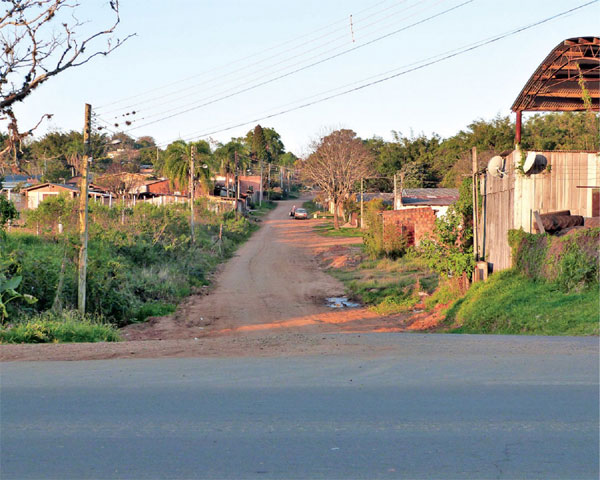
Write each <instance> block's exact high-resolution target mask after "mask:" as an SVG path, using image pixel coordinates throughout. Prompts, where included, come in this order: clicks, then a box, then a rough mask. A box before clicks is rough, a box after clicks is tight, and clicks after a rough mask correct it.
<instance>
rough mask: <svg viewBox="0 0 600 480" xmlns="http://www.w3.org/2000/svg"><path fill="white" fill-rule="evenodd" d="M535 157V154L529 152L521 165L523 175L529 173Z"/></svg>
mask: <svg viewBox="0 0 600 480" xmlns="http://www.w3.org/2000/svg"><path fill="white" fill-rule="evenodd" d="M536 157H537V153H535V152H529V153H528V154H527V157H526V158H525V163H523V171H524V172H525V173H529V172H530V171H531V170H532V169H533V167H534V166H535V159H536Z"/></svg>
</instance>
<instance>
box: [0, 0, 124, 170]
mask: <svg viewBox="0 0 600 480" xmlns="http://www.w3.org/2000/svg"><path fill="white" fill-rule="evenodd" d="M2 3H3V5H5V6H6V9H5V10H4V12H3V13H0V31H2V35H0V65H1V67H0V119H3V120H7V121H8V133H9V142H8V145H7V146H5V147H4V148H3V150H2V151H0V155H1V156H2V158H4V157H7V158H8V157H9V156H11V155H10V154H11V153H12V160H13V162H14V163H15V164H16V165H17V166H20V165H19V159H18V156H17V150H18V149H19V148H20V147H21V142H22V141H23V140H24V139H26V138H27V137H29V136H31V135H32V134H33V131H34V130H35V129H36V128H37V127H38V126H39V125H40V124H41V122H42V121H43V120H44V119H45V118H49V117H51V116H52V115H51V114H49V113H47V114H44V115H43V116H42V118H41V119H40V120H39V122H38V123H37V125H34V126H32V127H30V128H29V129H27V130H24V131H22V130H20V129H19V126H18V124H17V118H16V116H15V114H14V111H13V106H14V104H15V103H16V102H22V101H23V100H25V99H26V98H27V97H28V96H29V95H30V94H31V92H33V91H34V90H36V89H37V88H39V87H40V85H42V84H43V83H45V82H46V81H47V80H49V79H50V78H52V77H54V76H56V75H58V74H60V73H62V72H64V71H65V70H67V69H69V68H74V67H79V66H81V65H84V64H86V63H87V62H89V61H90V60H91V59H92V58H94V57H96V56H98V55H104V56H105V55H108V54H109V53H110V52H112V51H113V50H115V49H116V48H118V47H119V46H121V45H122V44H123V42H124V41H125V40H127V38H129V36H128V37H126V38H125V39H124V40H119V39H113V38H112V34H113V33H114V32H115V30H116V28H117V25H118V24H119V22H120V18H119V0H110V1H109V2H108V3H109V5H110V8H111V10H112V13H113V14H114V20H113V22H112V24H111V25H110V26H109V27H108V28H106V29H104V30H100V31H97V32H95V33H91V34H89V35H83V34H82V33H81V31H80V29H81V27H82V26H83V25H84V24H85V23H87V22H83V21H80V20H78V19H77V15H76V10H77V8H78V7H79V5H78V4H76V3H72V2H70V1H69V0H4V1H3V2H2ZM100 38H106V46H105V47H104V48H103V49H99V50H94V48H93V45H94V44H96V43H97V41H98V39H100Z"/></svg>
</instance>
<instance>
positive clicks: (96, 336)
mask: <svg viewBox="0 0 600 480" xmlns="http://www.w3.org/2000/svg"><path fill="white" fill-rule="evenodd" d="M119 340H120V337H119V334H118V332H117V330H116V329H115V327H114V326H112V325H109V324H107V323H105V322H103V321H102V320H100V319H99V318H97V317H91V316H86V317H81V316H80V315H79V314H78V313H77V312H64V313H63V314H56V313H49V312H48V313H42V314H39V315H34V316H33V317H30V318H28V319H27V320H25V321H23V322H18V323H16V324H14V325H9V326H7V327H0V343H59V342H60V343H62V342H65V343H66V342H118V341H119Z"/></svg>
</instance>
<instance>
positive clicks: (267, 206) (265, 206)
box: [250, 200, 277, 217]
mask: <svg viewBox="0 0 600 480" xmlns="http://www.w3.org/2000/svg"><path fill="white" fill-rule="evenodd" d="M276 206H277V202H267V201H266V200H263V202H262V205H260V206H259V205H258V204H256V205H255V207H254V209H253V210H252V211H251V212H250V216H252V217H264V216H265V215H266V214H267V213H269V212H270V211H271V210H273V209H274V208H275V207H276Z"/></svg>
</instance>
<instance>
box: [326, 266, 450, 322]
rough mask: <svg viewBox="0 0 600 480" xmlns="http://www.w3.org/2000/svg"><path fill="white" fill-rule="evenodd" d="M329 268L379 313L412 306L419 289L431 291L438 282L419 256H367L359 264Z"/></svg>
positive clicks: (351, 290) (407, 308) (401, 310)
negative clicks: (356, 266)
mask: <svg viewBox="0 0 600 480" xmlns="http://www.w3.org/2000/svg"><path fill="white" fill-rule="evenodd" d="M330 272H331V274H332V275H333V276H334V277H336V278H338V279H339V280H341V281H342V282H344V284H345V285H346V288H347V290H348V292H349V294H350V295H351V297H352V298H353V299H356V300H359V301H360V302H362V303H364V304H366V305H369V306H370V307H371V308H372V309H373V310H374V311H375V312H376V313H378V314H380V315H391V314H396V313H403V312H406V311H409V310H411V309H412V308H413V307H414V306H415V305H416V304H417V303H418V301H419V298H420V297H419V295H418V293H419V291H421V290H425V291H427V292H432V291H433V290H435V288H436V287H437V284H438V275H437V274H435V273H433V272H432V271H431V270H429V269H428V268H427V266H426V265H425V264H424V263H423V262H422V261H421V260H420V259H418V258H407V257H402V258H399V259H397V260H392V259H389V258H384V259H381V260H367V261H364V262H362V263H361V264H360V265H359V266H358V268H354V269H345V270H331V271H330Z"/></svg>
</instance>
